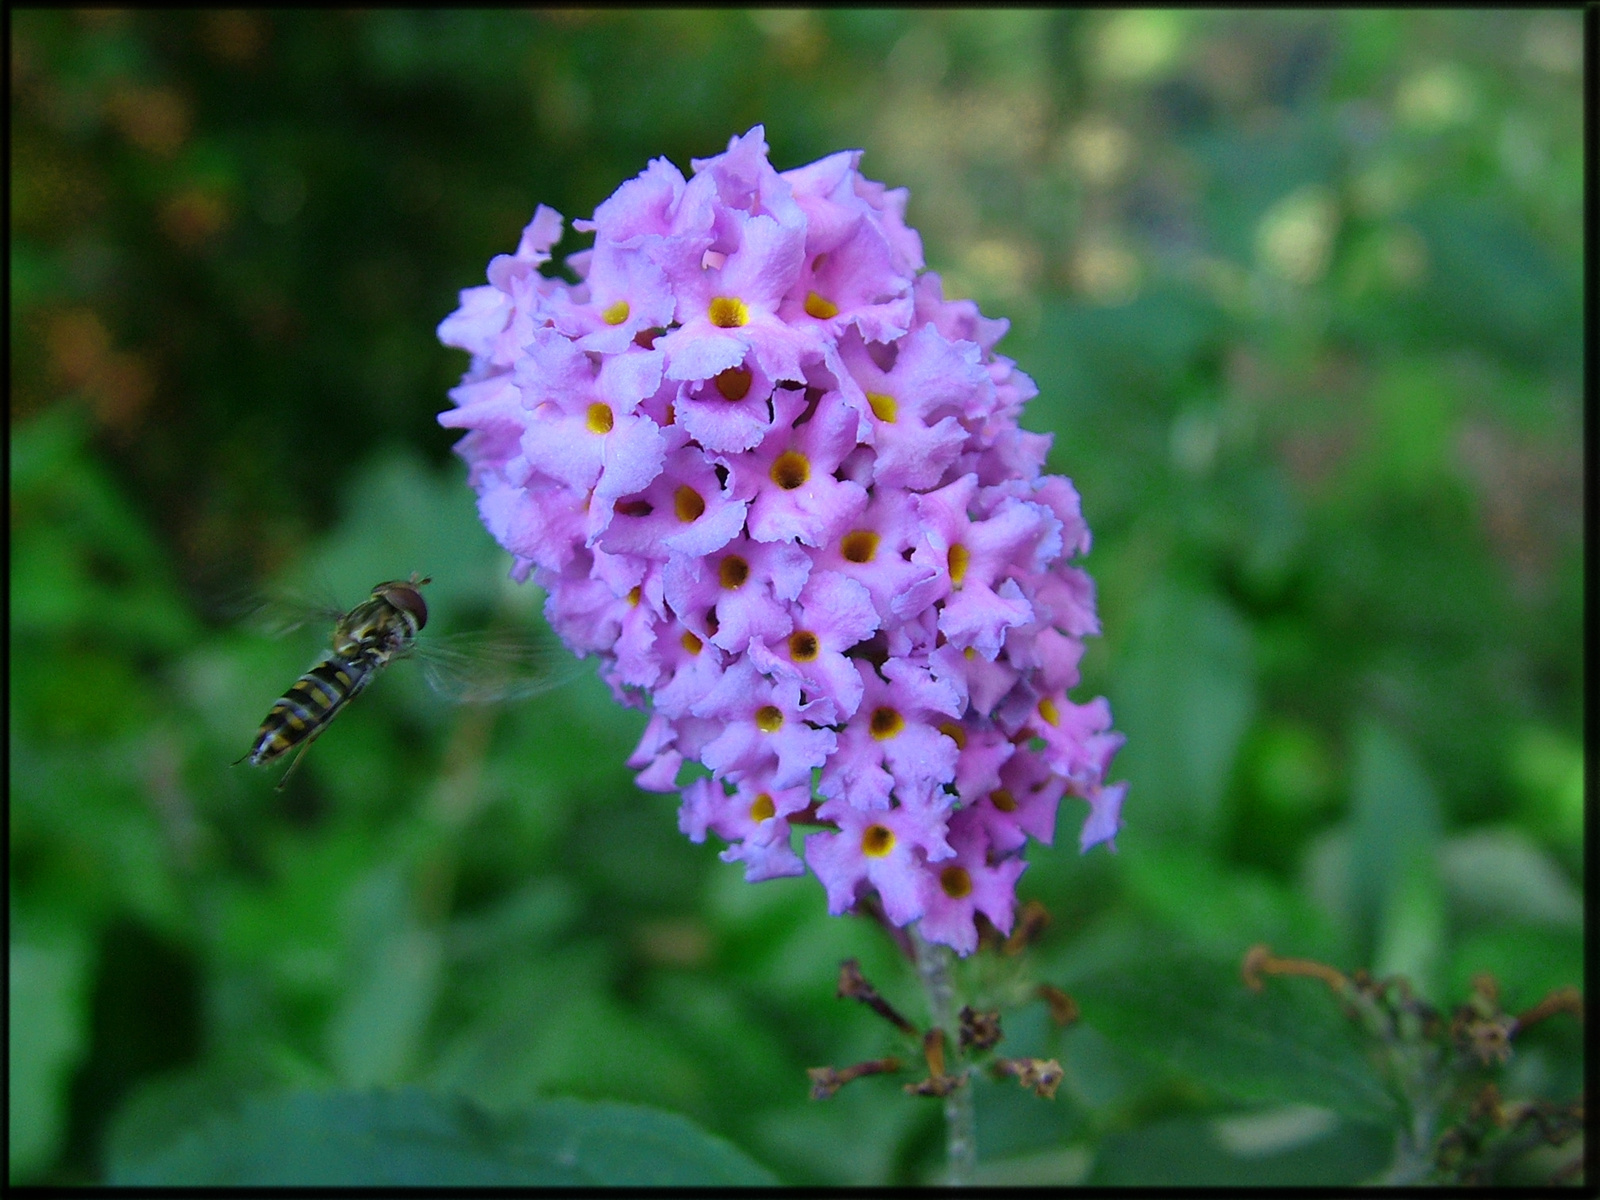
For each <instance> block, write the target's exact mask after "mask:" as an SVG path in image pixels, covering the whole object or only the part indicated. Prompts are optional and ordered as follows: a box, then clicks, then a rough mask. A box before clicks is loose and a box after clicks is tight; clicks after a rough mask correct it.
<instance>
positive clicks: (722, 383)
mask: <svg viewBox="0 0 1600 1200" xmlns="http://www.w3.org/2000/svg"><path fill="white" fill-rule="evenodd" d="M711 382H712V383H713V384H715V385H716V388H717V391H719V392H721V393H722V398H723V399H724V400H743V399H744V398H745V397H746V396H747V395H749V394H750V372H749V371H746V370H745V369H744V368H743V367H729V368H728V369H727V370H726V371H719V372H718V373H717V374H715V375H713V376H712V377H711Z"/></svg>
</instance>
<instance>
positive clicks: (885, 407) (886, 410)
mask: <svg viewBox="0 0 1600 1200" xmlns="http://www.w3.org/2000/svg"><path fill="white" fill-rule="evenodd" d="M867 403H868V404H870V405H872V415H873V416H875V417H877V418H878V420H880V421H882V422H884V423H885V424H887V425H893V424H894V418H895V414H896V413H898V412H899V411H900V406H899V405H898V404H896V403H895V402H894V397H893V396H888V395H885V394H884V393H883V392H868V393H867Z"/></svg>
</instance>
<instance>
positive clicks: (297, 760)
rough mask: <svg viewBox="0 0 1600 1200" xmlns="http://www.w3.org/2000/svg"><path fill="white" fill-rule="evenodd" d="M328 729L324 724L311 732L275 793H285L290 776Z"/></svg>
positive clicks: (291, 761)
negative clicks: (312, 745)
mask: <svg viewBox="0 0 1600 1200" xmlns="http://www.w3.org/2000/svg"><path fill="white" fill-rule="evenodd" d="M326 728H327V725H326V724H324V725H320V726H318V727H317V728H316V729H313V730H312V731H311V736H310V737H308V738H306V740H305V741H304V742H303V743H301V746H300V749H298V750H296V751H295V755H294V757H293V758H292V759H290V760H289V769H288V770H287V771H285V772H284V773H283V778H282V779H280V780H278V786H277V787H275V788H273V789H272V790H273V791H275V792H281V791H283V787H284V785H285V784H286V783H288V782H289V776H291V775H293V774H294V769H295V768H296V767H298V766H299V765H300V760H301V759H302V758H304V757H305V756H306V751H307V750H309V749H311V743H312V742H314V741H316V740H317V738H318V736H319V735H320V734H321V733H322V731H323V730H324V729H326ZM248 757H250V756H249V755H248V754H247V755H245V758H248ZM239 761H240V762H243V761H244V759H240V760H239Z"/></svg>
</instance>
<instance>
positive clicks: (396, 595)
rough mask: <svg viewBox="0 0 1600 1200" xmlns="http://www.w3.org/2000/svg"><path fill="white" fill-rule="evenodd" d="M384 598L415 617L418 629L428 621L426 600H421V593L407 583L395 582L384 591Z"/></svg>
mask: <svg viewBox="0 0 1600 1200" xmlns="http://www.w3.org/2000/svg"><path fill="white" fill-rule="evenodd" d="M385 599H387V600H388V601H389V603H390V604H392V605H394V606H395V607H396V608H398V609H400V610H401V611H402V612H408V613H410V614H411V615H412V616H413V617H414V618H416V622H417V628H418V629H421V628H422V627H423V626H424V625H426V624H427V623H428V605H427V602H426V601H425V600H423V598H422V593H421V592H419V591H417V589H416V588H414V587H412V586H411V585H410V584H409V583H399V584H395V585H394V586H393V587H391V588H390V589H389V590H388V592H387V593H385Z"/></svg>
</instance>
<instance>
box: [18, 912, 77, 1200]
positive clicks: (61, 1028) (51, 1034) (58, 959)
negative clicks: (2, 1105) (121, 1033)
mask: <svg viewBox="0 0 1600 1200" xmlns="http://www.w3.org/2000/svg"><path fill="white" fill-rule="evenodd" d="M9 964H10V968H11V986H10V993H9V1000H10V1016H9V1020H8V1022H7V1027H8V1030H9V1033H10V1053H9V1055H8V1063H7V1066H8V1071H7V1080H8V1083H9V1089H10V1090H9V1097H8V1098H9V1105H8V1107H9V1110H10V1115H9V1120H8V1128H9V1131H10V1137H11V1154H10V1178H11V1179H12V1180H14V1181H17V1180H26V1179H27V1178H28V1177H29V1176H31V1175H33V1174H35V1173H36V1172H38V1171H40V1170H42V1169H43V1168H44V1167H46V1166H48V1165H49V1163H50V1160H51V1159H52V1158H53V1157H54V1156H55V1153H56V1148H57V1145H58V1144H59V1142H60V1139H61V1135H62V1132H63V1128H62V1126H63V1124H64V1121H65V1118H66V1104H65V1101H66V1084H67V1076H68V1073H69V1072H70V1071H71V1070H72V1068H73V1066H74V1065H75V1064H76V1063H77V1061H78V1058H79V1056H80V1054H81V1053H82V1052H83V1048H84V1042H85V1036H84V1035H85V1032H86V1030H85V1025H86V1023H87V1021H86V1019H87V1012H86V1011H85V1009H86V1006H85V1003H84V1000H85V997H84V991H85V985H86V983H87V978H86V976H87V971H86V968H87V965H88V964H87V956H86V954H85V951H84V947H83V945H82V944H81V943H80V942H79V941H78V940H76V939H71V938H62V939H57V940H53V941H49V942H45V941H28V942H20V941H14V942H12V943H11V946H10V955H9Z"/></svg>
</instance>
